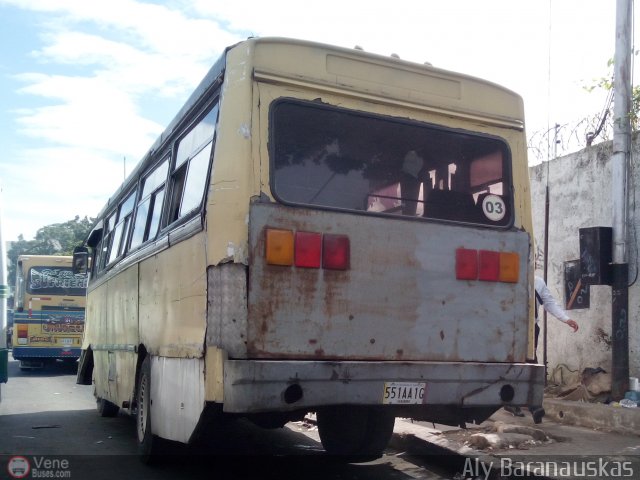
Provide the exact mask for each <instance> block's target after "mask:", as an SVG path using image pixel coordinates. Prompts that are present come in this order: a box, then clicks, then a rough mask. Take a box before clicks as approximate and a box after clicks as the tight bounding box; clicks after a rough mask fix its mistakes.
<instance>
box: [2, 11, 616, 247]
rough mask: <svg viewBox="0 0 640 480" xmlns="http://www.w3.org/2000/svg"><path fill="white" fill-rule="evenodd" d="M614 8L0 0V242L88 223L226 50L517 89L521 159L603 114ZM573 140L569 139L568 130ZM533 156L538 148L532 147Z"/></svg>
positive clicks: (533, 158)
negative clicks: (321, 58)
mask: <svg viewBox="0 0 640 480" xmlns="http://www.w3.org/2000/svg"><path fill="white" fill-rule="evenodd" d="M615 8H616V2H615V1H613V0H483V1H478V0H447V1H442V0H439V1H435V0H394V1H393V2H390V3H389V4H385V3H384V2H371V1H370V0H366V1H360V0H349V1H345V0H324V1H323V2H320V3H317V2H316V3H308V2H301V1H300V0H271V1H268V2H266V1H264V0H245V1H243V2H231V1H228V0H167V1H161V0H155V1H152V0H146V1H142V0H109V1H108V2H104V1H97V0H0V145H1V146H2V155H0V188H1V189H2V197H1V198H0V202H1V208H2V215H3V225H2V226H3V232H4V233H3V238H4V240H5V241H6V240H9V241H11V240H15V239H17V238H18V235H23V236H24V238H25V239H27V240H29V239H31V238H33V237H34V235H35V233H36V231H37V230H38V229H39V228H41V227H43V226H45V225H50V224H52V223H59V222H65V221H67V220H71V219H73V218H74V217H75V216H80V217H84V216H89V217H95V216H96V215H97V213H98V212H99V211H100V210H101V209H102V207H103V206H104V205H105V204H106V202H107V200H108V198H109V197H110V196H111V194H112V193H114V192H115V190H116V189H117V187H118V186H119V185H120V183H121V182H122V181H123V179H124V177H125V175H127V174H129V173H130V172H131V171H132V170H133V168H134V167H135V165H136V164H137V163H138V161H139V160H140V159H141V158H142V157H143V155H144V154H145V153H146V151H147V150H148V148H149V147H150V146H151V144H152V143H153V142H154V141H155V139H156V138H157V136H158V135H159V134H160V133H161V132H162V131H163V130H164V128H165V126H166V125H167V124H168V123H169V122H170V121H171V119H172V118H173V117H174V115H175V114H176V113H177V111H178V110H179V109H180V107H181V106H182V104H183V103H184V101H185V100H186V99H187V98H188V96H189V95H190V93H191V92H192V91H193V89H194V88H195V87H196V85H197V84H198V83H199V82H200V80H201V79H202V77H203V76H204V75H205V73H206V72H207V71H208V69H209V68H210V67H211V66H212V65H213V63H214V62H215V61H216V59H217V58H218V57H219V56H220V54H221V53H222V51H223V50H224V48H225V47H226V46H229V45H232V44H234V43H236V42H238V41H241V40H244V39H246V38H247V37H250V36H261V37H266V36H280V37H292V38H300V39H306V40H313V41H319V42H323V43H329V44H334V45H338V46H342V47H347V48H352V47H354V46H356V45H359V46H361V47H362V48H364V50H367V51H370V52H374V53H378V54H383V55H390V54H392V53H393V54H397V55H399V56H400V57H401V58H402V59H405V60H410V61H415V62H418V63H424V62H429V63H431V64H433V65H434V66H436V67H439V68H444V69H447V70H453V71H458V72H462V73H466V74H470V75H473V76H477V77H480V78H484V79H486V80H490V81H492V82H495V83H498V84H500V85H503V86H504V87H507V88H509V89H511V90H513V91H515V92H517V93H519V94H520V95H522V97H523V100H524V105H525V119H526V129H527V133H528V136H529V137H530V138H531V139H532V141H531V142H530V144H532V145H533V147H534V148H532V149H530V161H531V162H534V161H536V159H537V161H539V160H540V157H542V159H548V158H549V152H548V150H549V149H548V148H547V147H548V141H547V140H546V139H547V138H548V137H547V136H545V135H544V133H545V132H546V131H548V130H549V128H553V125H555V124H556V123H558V124H560V125H562V126H563V128H564V129H565V130H564V131H565V132H567V134H570V133H572V132H573V133H575V131H573V130H572V129H571V128H572V127H571V125H576V124H578V123H579V122H580V121H581V119H583V118H586V117H588V116H593V115H596V114H598V113H600V112H601V111H602V109H603V108H604V106H605V103H606V100H607V92H605V91H603V90H599V89H596V90H595V91H592V92H590V93H589V92H587V90H586V89H585V87H587V86H592V85H594V84H595V83H596V81H597V80H596V79H599V78H601V77H604V76H607V75H609V74H610V69H609V67H608V65H607V62H608V60H609V59H611V58H613V56H614V51H615ZM574 136H575V137H576V138H577V139H578V142H577V143H578V144H580V142H581V141H582V140H581V138H578V135H574ZM541 152H542V153H541Z"/></svg>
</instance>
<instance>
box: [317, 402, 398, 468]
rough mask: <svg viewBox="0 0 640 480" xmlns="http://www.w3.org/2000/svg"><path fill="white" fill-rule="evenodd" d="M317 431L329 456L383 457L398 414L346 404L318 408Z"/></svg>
mask: <svg viewBox="0 0 640 480" xmlns="http://www.w3.org/2000/svg"><path fill="white" fill-rule="evenodd" d="M317 418H318V433H319V434H320V440H321V441H322V446H323V447H324V449H325V450H326V451H327V453H329V454H330V455H343V456H348V457H350V458H348V459H347V460H348V461H355V460H360V461H364V460H373V459H375V458H378V457H381V456H382V453H383V452H384V449H385V448H386V447H387V444H388V443H389V439H390V438H391V435H392V434H393V425H394V423H395V417H394V415H392V414H391V413H389V412H388V411H386V410H381V409H376V408H372V407H354V406H349V405H343V406H338V407H330V408H326V409H321V410H318V412H317Z"/></svg>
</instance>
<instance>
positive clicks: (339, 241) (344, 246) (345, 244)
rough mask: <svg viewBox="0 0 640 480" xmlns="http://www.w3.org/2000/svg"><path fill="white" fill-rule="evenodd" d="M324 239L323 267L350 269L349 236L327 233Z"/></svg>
mask: <svg viewBox="0 0 640 480" xmlns="http://www.w3.org/2000/svg"><path fill="white" fill-rule="evenodd" d="M322 240H323V241H322V247H323V255H322V267H323V268H327V269H329V270H348V269H349V257H350V256H351V253H350V251H349V250H350V247H349V237H347V236H346V235H330V234H327V235H325V236H324V237H323V239H322Z"/></svg>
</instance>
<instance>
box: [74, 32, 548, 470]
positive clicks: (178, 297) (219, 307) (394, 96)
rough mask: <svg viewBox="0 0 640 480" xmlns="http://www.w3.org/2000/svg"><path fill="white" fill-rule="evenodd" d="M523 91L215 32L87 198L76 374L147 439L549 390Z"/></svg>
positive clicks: (384, 431)
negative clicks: (207, 62)
mask: <svg viewBox="0 0 640 480" xmlns="http://www.w3.org/2000/svg"><path fill="white" fill-rule="evenodd" d="M523 118H524V114H523V104H522V99H521V98H520V97H519V96H518V95H516V94H514V93H512V92H511V91H508V90H506V89H504V88H502V87H499V86H497V85H494V84H492V83H489V82H486V81H482V80H479V79H476V78H472V77H469V76H465V75H460V74H457V73H452V72H449V71H445V70H441V69H438V68H434V67H432V66H427V65H421V64H416V63H411V62H407V61H403V60H400V59H397V58H391V57H386V56H380V55H374V54H371V53H367V52H363V51H360V50H356V49H354V50H351V49H344V48H337V47H333V46H328V45H322V44H316V43H310V42H304V41H296V40H289V39H282V38H254V39H250V40H247V41H244V42H241V43H239V44H237V45H233V46H231V47H229V48H227V49H226V50H225V52H224V54H223V55H222V57H221V58H220V59H219V60H218V61H217V63H215V65H214V66H213V67H212V68H211V70H210V71H209V73H208V75H207V76H206V77H205V78H204V80H203V81H202V83H201V84H200V85H199V86H198V88H197V89H196V91H195V92H194V93H193V95H192V96H191V97H190V98H189V100H188V101H187V103H186V104H185V105H184V107H183V108H182V109H181V110H180V112H179V113H178V114H177V116H176V117H175V119H174V120H173V121H172V122H171V124H170V125H169V126H168V127H167V128H166V130H165V131H164V133H163V134H162V135H161V136H160V138H158V140H157V141H156V142H155V144H154V145H153V146H152V147H151V148H150V149H149V152H148V153H147V154H146V156H145V157H144V158H143V159H142V160H141V162H140V164H139V165H138V166H137V168H136V169H135V171H134V172H133V173H132V174H131V175H130V176H129V178H128V179H127V180H126V181H125V182H124V183H123V185H122V186H121V187H120V189H119V190H118V191H117V192H116V193H115V194H114V195H113V197H112V198H111V199H110V200H109V201H108V203H107V205H106V206H105V207H104V209H103V210H102V212H101V213H100V214H99V215H98V219H99V220H98V222H97V224H96V225H95V228H94V229H93V231H92V232H91V234H90V236H89V237H88V239H87V241H86V244H87V246H88V249H85V251H78V252H77V254H76V257H75V261H76V262H77V264H78V265H80V264H81V263H82V262H83V260H84V258H83V257H86V256H87V252H88V253H89V254H90V255H91V257H92V259H93V261H92V267H91V277H90V281H89V288H88V299H87V314H86V316H87V320H86V322H87V323H86V331H85V336H84V342H83V347H82V348H83V355H82V359H81V362H80V367H79V374H78V381H79V382H80V383H84V384H92V383H93V385H94V386H95V394H96V397H97V399H98V405H99V409H100V411H101V413H102V414H103V415H113V414H115V413H117V412H118V411H119V409H124V410H125V411H127V412H129V413H132V414H135V415H136V416H137V430H138V442H139V444H140V449H141V452H142V454H143V455H144V456H145V458H149V456H150V455H153V454H154V453H155V452H156V449H157V446H158V444H159V440H160V439H170V440H176V441H180V442H185V443H189V442H193V441H195V440H196V439H197V438H198V437H199V435H200V434H201V433H203V432H207V431H211V430H215V429H216V425H217V424H218V422H219V421H220V418H221V417H223V416H229V417H234V416H244V417H248V418H249V419H251V420H253V421H255V422H256V423H257V424H259V425H263V426H268V427H269V426H270V427H277V426H282V425H284V424H285V423H286V422H287V421H290V420H295V419H301V418H303V416H304V415H305V414H306V413H307V412H316V413H317V420H318V427H319V433H320V437H321V440H322V444H323V446H324V448H325V449H326V450H327V452H329V453H331V454H344V455H349V456H351V455H356V456H369V457H375V456H379V455H381V454H382V452H383V450H384V448H385V446H386V444H387V441H388V440H389V438H390V436H391V434H392V430H393V426H394V419H395V417H396V416H402V417H410V418H415V419H422V420H429V421H434V422H439V423H449V424H454V425H460V424H464V423H465V422H473V421H482V420H484V419H486V418H487V417H488V416H490V415H491V414H492V413H493V412H494V411H495V410H496V409H498V408H500V407H501V406H502V405H505V404H513V405H527V404H532V403H533V404H535V403H540V402H541V398H542V388H543V383H544V379H543V367H542V366H540V365H534V364H530V363H527V360H528V359H530V358H533V345H532V338H533V337H532V329H533V323H532V307H531V305H532V304H531V293H532V292H533V287H532V281H533V274H532V269H531V261H532V248H531V244H532V237H531V229H532V226H531V218H530V198H529V180H528V168H527V158H526V141H525V133H524V121H523Z"/></svg>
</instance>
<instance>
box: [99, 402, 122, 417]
mask: <svg viewBox="0 0 640 480" xmlns="http://www.w3.org/2000/svg"><path fill="white" fill-rule="evenodd" d="M96 408H97V409H98V413H99V414H100V416H101V417H115V416H116V415H118V412H119V411H120V407H118V406H117V405H116V404H115V403H112V402H110V401H109V400H105V399H104V398H97V399H96Z"/></svg>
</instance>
